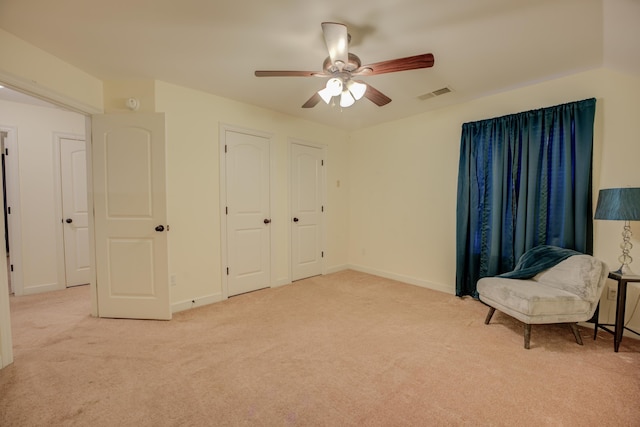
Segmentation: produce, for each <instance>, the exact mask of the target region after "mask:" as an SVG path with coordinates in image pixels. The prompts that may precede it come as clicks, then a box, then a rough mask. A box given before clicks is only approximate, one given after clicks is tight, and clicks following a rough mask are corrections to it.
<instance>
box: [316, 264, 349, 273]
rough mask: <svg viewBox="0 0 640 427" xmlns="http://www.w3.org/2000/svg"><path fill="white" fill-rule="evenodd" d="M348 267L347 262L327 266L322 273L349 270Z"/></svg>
mask: <svg viewBox="0 0 640 427" xmlns="http://www.w3.org/2000/svg"><path fill="white" fill-rule="evenodd" d="M350 268H351V267H350V266H349V264H340V265H334V266H333V267H327V269H326V270H325V271H324V272H323V273H322V274H331V273H337V272H339V271H344V270H349V269H350Z"/></svg>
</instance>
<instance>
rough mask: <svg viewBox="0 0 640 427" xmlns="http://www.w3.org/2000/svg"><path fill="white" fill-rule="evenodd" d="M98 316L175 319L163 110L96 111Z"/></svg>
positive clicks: (95, 201) (94, 154) (95, 188)
mask: <svg viewBox="0 0 640 427" xmlns="http://www.w3.org/2000/svg"><path fill="white" fill-rule="evenodd" d="M92 129H93V130H92V134H93V141H92V144H93V145H92V152H93V191H94V205H95V241H96V242H95V245H96V280H97V283H96V288H97V296H98V315H99V316H100V317H117V318H134V319H170V318H171V308H170V299H169V277H168V259H167V258H168V255H167V228H168V226H167V225H166V216H167V213H166V183H165V122H164V114H161V113H154V114H142V113H135V114H133V113H132V114H113V115H95V116H93V123H92Z"/></svg>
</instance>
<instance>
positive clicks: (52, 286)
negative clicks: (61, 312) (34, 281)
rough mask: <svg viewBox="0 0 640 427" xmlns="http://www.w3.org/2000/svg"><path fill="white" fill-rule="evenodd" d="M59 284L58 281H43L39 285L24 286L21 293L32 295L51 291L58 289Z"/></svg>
mask: <svg viewBox="0 0 640 427" xmlns="http://www.w3.org/2000/svg"><path fill="white" fill-rule="evenodd" d="M59 290H60V284H59V283H58V282H54V283H43V284H41V285H35V286H29V287H28V288H26V289H25V290H24V292H23V294H22V295H34V294H39V293H42V292H51V291H59Z"/></svg>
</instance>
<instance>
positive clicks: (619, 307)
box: [593, 271, 640, 353]
mask: <svg viewBox="0 0 640 427" xmlns="http://www.w3.org/2000/svg"><path fill="white" fill-rule="evenodd" d="M609 279H613V280H615V281H616V282H618V298H617V299H616V323H615V324H614V325H612V324H608V323H599V321H598V314H599V313H598V312H596V316H595V321H596V323H595V328H594V333H593V339H594V340H595V339H596V336H597V334H598V328H600V329H603V330H605V331H607V332H609V333H610V334H613V336H614V339H613V349H614V351H615V352H616V353H617V352H618V348H619V347H620V342H621V341H622V333H623V332H624V330H625V329H626V330H628V331H630V332H633V333H634V334H636V335H640V333H638V332H636V331H634V330H633V329H630V328H627V327H626V326H625V325H624V311H625V308H626V305H627V283H634V282H640V276H630V275H623V274H621V273H617V272H615V271H611V272H609ZM598 311H599V310H598ZM607 326H613V327H614V329H613V331H612V330H611V329H609V328H607Z"/></svg>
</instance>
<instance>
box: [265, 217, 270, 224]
mask: <svg viewBox="0 0 640 427" xmlns="http://www.w3.org/2000/svg"><path fill="white" fill-rule="evenodd" d="M263 222H264V223H265V224H269V223H270V222H271V220H270V219H267V218H265V220H264V221H263Z"/></svg>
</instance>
